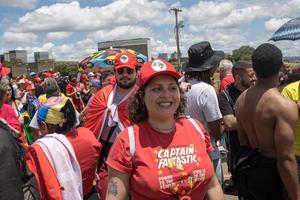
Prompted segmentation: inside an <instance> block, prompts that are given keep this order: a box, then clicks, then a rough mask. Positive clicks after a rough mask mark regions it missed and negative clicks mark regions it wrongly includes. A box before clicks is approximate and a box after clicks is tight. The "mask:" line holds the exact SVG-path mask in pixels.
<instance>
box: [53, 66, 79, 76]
mask: <svg viewBox="0 0 300 200" xmlns="http://www.w3.org/2000/svg"><path fill="white" fill-rule="evenodd" d="M54 71H56V72H60V73H61V75H62V76H68V75H69V74H70V73H73V72H74V73H77V72H78V68H77V67H74V66H69V65H67V64H55V66H54Z"/></svg>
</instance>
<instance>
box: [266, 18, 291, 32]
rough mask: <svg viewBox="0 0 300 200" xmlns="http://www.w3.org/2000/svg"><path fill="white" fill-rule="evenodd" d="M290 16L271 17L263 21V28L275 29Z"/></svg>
mask: <svg viewBox="0 0 300 200" xmlns="http://www.w3.org/2000/svg"><path fill="white" fill-rule="evenodd" d="M289 20H290V18H281V19H276V18H271V19H269V20H268V21H266V22H265V28H266V30H267V31H276V30H277V29H278V28H279V27H280V26H282V25H283V24H284V23H286V22H287V21H289Z"/></svg>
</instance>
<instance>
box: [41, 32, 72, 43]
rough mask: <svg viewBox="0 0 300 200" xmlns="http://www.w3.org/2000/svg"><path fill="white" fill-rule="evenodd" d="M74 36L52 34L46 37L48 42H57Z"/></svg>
mask: <svg viewBox="0 0 300 200" xmlns="http://www.w3.org/2000/svg"><path fill="white" fill-rule="evenodd" d="M71 35H72V33H70V32H51V33H48V34H47V35H46V41H55V40H62V39H65V38H68V37H70V36H71Z"/></svg>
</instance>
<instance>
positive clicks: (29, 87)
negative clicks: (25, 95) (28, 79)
mask: <svg viewBox="0 0 300 200" xmlns="http://www.w3.org/2000/svg"><path fill="white" fill-rule="evenodd" d="M25 90H27V91H29V90H35V87H34V85H32V84H31V85H27V86H26V87H25Z"/></svg>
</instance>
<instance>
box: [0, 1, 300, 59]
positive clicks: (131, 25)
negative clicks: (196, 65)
mask: <svg viewBox="0 0 300 200" xmlns="http://www.w3.org/2000/svg"><path fill="white" fill-rule="evenodd" d="M171 7H178V8H181V9H182V12H181V13H180V14H179V18H180V20H183V21H184V28H182V29H181V30H180V47H181V52H182V54H183V55H186V54H187V50H188V48H189V46H191V45H192V44H195V43H197V42H200V41H203V40H206V41H209V42H211V45H212V47H213V49H217V50H224V51H225V52H227V53H231V51H232V50H234V49H237V48H239V47H240V46H243V45H249V46H252V47H256V46H258V45H259V44H261V43H263V42H267V41H268V39H269V38H270V37H271V36H272V34H273V33H274V32H275V31H276V30H277V29H278V28H279V27H280V26H281V25H282V24H284V23H285V22H287V21H288V20H290V19H292V18H295V17H299V13H300V0H291V1H286V0H251V1H249V0H231V1H221V0H218V1H216V0H214V1H207V0H205V1H196V0H185V1H174V0H113V1H111V0H81V1H72V0H0V20H1V22H0V38H1V39H0V54H1V53H4V52H7V51H9V50H13V49H18V50H21V49H22V50H23V49H24V50H27V53H28V59H29V61H32V60H33V52H35V51H48V52H49V54H50V57H51V58H54V59H56V60H75V61H80V60H82V59H83V58H84V57H86V56H87V55H88V54H90V53H93V52H95V51H97V42H100V41H107V40H118V39H131V38H136V37H147V38H150V45H151V48H150V49H151V54H152V55H153V56H156V55H157V54H158V53H159V52H166V53H172V52H174V51H176V43H175V35H174V24H175V23H174V21H175V17H174V14H173V13H171V12H169V9H170V8H171ZM274 44H276V45H277V46H278V47H280V48H281V49H282V51H283V53H284V55H285V56H291V55H300V45H299V44H300V42H299V41H295V42H292V41H280V42H275V43H274Z"/></svg>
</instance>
